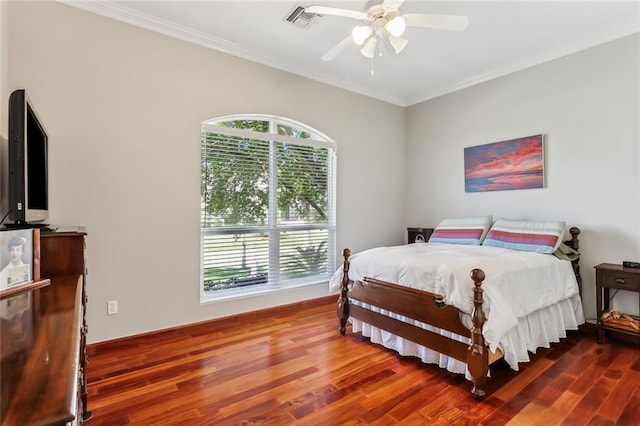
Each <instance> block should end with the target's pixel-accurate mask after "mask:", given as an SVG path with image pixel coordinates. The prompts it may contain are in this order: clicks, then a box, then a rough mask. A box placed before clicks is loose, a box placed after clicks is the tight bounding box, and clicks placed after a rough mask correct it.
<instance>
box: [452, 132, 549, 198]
mask: <svg viewBox="0 0 640 426" xmlns="http://www.w3.org/2000/svg"><path fill="white" fill-rule="evenodd" d="M543 158H544V157H543V138H542V135H535V136H528V137H525V138H519V139H512V140H508V141H502V142H495V143H490V144H486V145H478V146H472V147H469V148H465V149H464V181H465V192H481V191H500V190H507V189H527V188H542V187H543V186H544V170H543V165H544V160H543Z"/></svg>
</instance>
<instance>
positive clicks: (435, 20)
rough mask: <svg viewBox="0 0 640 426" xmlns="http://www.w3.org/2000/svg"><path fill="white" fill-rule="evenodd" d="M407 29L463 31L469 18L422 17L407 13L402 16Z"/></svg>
mask: <svg viewBox="0 0 640 426" xmlns="http://www.w3.org/2000/svg"><path fill="white" fill-rule="evenodd" d="M402 17H403V18H404V20H405V22H406V23H407V27H421V28H436V29H439V30H451V31H464V30H465V28H467V25H469V18H467V17H466V16H456V15H423V14H420V13H409V14H406V15H402Z"/></svg>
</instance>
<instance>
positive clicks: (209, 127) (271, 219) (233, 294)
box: [200, 114, 337, 303]
mask: <svg viewBox="0 0 640 426" xmlns="http://www.w3.org/2000/svg"><path fill="white" fill-rule="evenodd" d="M238 120H248V121H251V120H255V121H268V122H269V133H261V132H254V131H250V130H244V129H237V128H232V127H226V126H220V125H218V123H222V122H228V121H238ZM279 124H281V125H284V126H288V127H292V128H294V129H296V130H301V131H304V132H305V133H307V134H309V135H310V137H309V138H296V137H291V136H287V135H281V134H278V133H277V127H278V125H279ZM204 132H211V133H219V134H227V135H232V136H239V137H246V138H248V139H254V140H255V139H259V140H264V141H269V142H270V168H271V170H270V174H269V175H270V178H269V188H270V189H269V211H268V226H242V227H217V228H202V226H201V228H200V302H201V303H210V302H216V301H225V300H230V299H238V298H244V297H249V296H256V295H260V294H266V293H273V292H279V291H283V290H288V289H292V288H297V287H304V286H310V285H316V284H320V283H327V282H328V280H329V277H330V274H331V271H334V270H335V259H336V181H337V179H336V161H337V155H336V151H337V149H336V148H337V144H336V142H335V141H333V140H331V139H330V138H329V137H328V136H326V135H325V134H323V133H322V132H319V131H318V130H316V129H314V128H312V127H309V126H307V125H305V124H303V123H300V122H298V121H295V120H291V119H288V118H284V117H278V116H274V115H266V114H250V115H245V114H241V115H228V116H224V117H217V118H213V119H210V120H206V121H204V122H202V125H201V133H204ZM276 142H284V143H292V144H297V145H306V146H314V147H322V148H327V149H328V150H329V160H328V165H327V166H328V171H327V175H328V176H327V180H328V182H327V192H328V193H327V196H328V199H329V202H328V203H327V204H328V206H327V224H326V225H324V224H322V225H313V224H308V225H283V224H278V221H277V214H278V210H277V198H276V196H277V194H276V191H274V190H273V189H274V188H277V173H276V162H275V161H274V159H275V143H276ZM307 229H327V231H328V232H327V233H328V240H327V276H326V277H323V278H322V279H318V280H314V281H309V280H302V281H296V280H287V281H286V283H282V282H281V280H280V276H279V267H278V264H279V263H278V262H279V259H278V258H279V235H280V233H281V232H282V231H295V230H307ZM239 231H242V232H247V233H249V232H264V233H267V234H268V235H269V277H268V284H265V285H252V286H247V287H240V288H230V289H224V290H217V291H205V290H204V276H203V273H204V238H205V236H210V235H216V234H229V233H239ZM273 259H277V260H276V261H275V262H274V261H273Z"/></svg>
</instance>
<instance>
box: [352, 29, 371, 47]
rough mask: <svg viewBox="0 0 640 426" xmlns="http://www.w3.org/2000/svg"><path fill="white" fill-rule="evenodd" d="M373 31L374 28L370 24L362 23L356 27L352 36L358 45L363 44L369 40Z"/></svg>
mask: <svg viewBox="0 0 640 426" xmlns="http://www.w3.org/2000/svg"><path fill="white" fill-rule="evenodd" d="M372 33H373V29H372V28H371V27H370V26H368V25H362V26H358V27H354V28H353V30H352V31H351V38H352V39H353V42H354V43H355V44H357V45H358V46H362V44H363V43H364V42H365V41H367V39H368V38H369V37H371V34H372Z"/></svg>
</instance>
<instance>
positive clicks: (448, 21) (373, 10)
mask: <svg viewBox="0 0 640 426" xmlns="http://www.w3.org/2000/svg"><path fill="white" fill-rule="evenodd" d="M403 2H404V0H383V1H380V0H377V1H370V2H368V3H367V5H366V11H365V12H360V11H357V10H350V9H340V8H336V7H329V6H320V5H312V6H308V7H305V8H304V10H305V12H308V13H315V14H317V15H333V16H342V17H346V18H353V19H357V20H360V21H363V22H364V25H359V26H356V27H354V28H353V30H352V31H351V35H349V36H348V37H347V38H345V39H344V40H342V41H341V42H340V43H338V44H337V45H336V46H334V47H333V48H331V49H330V50H329V51H328V52H327V53H325V54H324V55H322V60H324V61H330V60H332V59H333V58H335V57H336V56H338V55H339V54H340V53H342V52H343V51H344V50H346V49H347V48H348V47H349V46H352V45H353V44H354V43H355V44H356V45H358V46H361V48H360V53H362V55H363V56H365V57H367V58H373V57H374V55H375V52H376V47H380V48H381V46H380V44H381V43H382V41H383V39H385V38H386V39H388V40H389V43H390V44H391V47H393V50H394V51H395V52H396V53H400V52H402V50H403V49H404V48H405V47H406V46H407V43H408V42H409V41H408V40H407V39H404V38H402V35H403V34H404V31H405V29H406V28H407V27H421V28H435V29H440V30H451V31H464V29H465V28H467V25H468V24H469V18H467V17H466V16H455V15H425V14H420V13H411V14H404V15H401V14H400V13H399V12H398V9H399V8H400V6H401V5H402V3H403ZM379 52H381V50H379Z"/></svg>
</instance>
